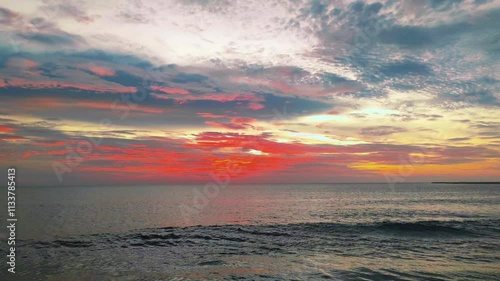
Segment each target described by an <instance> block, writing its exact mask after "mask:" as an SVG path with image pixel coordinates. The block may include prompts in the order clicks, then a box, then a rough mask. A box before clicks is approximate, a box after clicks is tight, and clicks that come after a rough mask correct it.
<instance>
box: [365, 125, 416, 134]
mask: <svg viewBox="0 0 500 281" xmlns="http://www.w3.org/2000/svg"><path fill="white" fill-rule="evenodd" d="M406 131H407V130H406V129H405V128H401V127H394V126H377V127H368V128H363V129H361V134H362V135H365V136H377V137H379V136H388V135H392V134H395V133H402V132H406Z"/></svg>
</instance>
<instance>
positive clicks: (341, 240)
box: [0, 183, 500, 281]
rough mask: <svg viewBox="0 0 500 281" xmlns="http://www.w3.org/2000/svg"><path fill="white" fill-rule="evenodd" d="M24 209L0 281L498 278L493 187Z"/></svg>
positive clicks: (345, 188) (232, 193)
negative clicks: (11, 258)
mask: <svg viewBox="0 0 500 281" xmlns="http://www.w3.org/2000/svg"><path fill="white" fill-rule="evenodd" d="M1 204H2V205H1V206H0V207H1V208H5V209H6V207H5V202H1ZM17 208H18V210H17V212H18V228H17V238H18V243H17V251H18V253H17V263H16V274H15V276H13V275H11V274H7V272H6V269H7V267H6V265H5V263H4V262H2V263H1V266H0V270H1V272H0V280H23V281H24V280H70V281H72V280H75V281H78V280H500V186H499V185H495V184H492V185H486V184H484V185H481V184H468V185H465V184H463V185H462V184H453V185H452V184H430V183H420V184H417V183H415V184H400V185H396V186H393V187H391V186H389V185H387V184H282V185H264V184H262V185H228V186H227V187H225V188H223V189H220V190H214V189H210V188H209V189H206V190H204V186H203V185H200V186H194V185H193V186H188V185H186V186H116V187H102V186H98V187H67V188H62V187H43V188H41V187H38V188H34V187H33V188H20V190H19V191H18V195H17ZM4 215H5V214H3V212H2V217H1V219H2V221H5V216H4ZM0 234H1V235H2V239H3V240H5V241H6V233H5V232H0ZM6 249H7V246H6V243H5V245H4V247H0V254H1V255H2V256H4V257H5V255H6Z"/></svg>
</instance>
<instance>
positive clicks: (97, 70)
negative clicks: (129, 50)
mask: <svg viewBox="0 0 500 281" xmlns="http://www.w3.org/2000/svg"><path fill="white" fill-rule="evenodd" d="M89 70H90V71H92V72H94V74H96V75H99V76H115V74H116V73H115V71H114V70H112V69H110V68H106V67H102V66H91V67H89Z"/></svg>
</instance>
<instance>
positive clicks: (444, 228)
mask: <svg viewBox="0 0 500 281" xmlns="http://www.w3.org/2000/svg"><path fill="white" fill-rule="evenodd" d="M499 225H500V220H469V221H467V220H465V221H414V222H401V221H381V222H373V223H328V222H317V223H298V224H286V225H216V226H191V227H183V228H181V227H179V228H176V227H168V228H150V229H143V230H137V231H129V232H125V233H114V234H98V235H87V236H79V237H73V238H68V239H57V240H54V241H51V242H42V241H30V242H28V244H32V245H34V246H35V247H37V248H57V247H66V248H88V247H93V246H95V245H102V244H109V245H113V244H117V243H118V244H120V245H121V246H122V247H155V246H156V247H161V246H177V245H194V244H197V243H212V244H218V243H222V242H224V241H225V242H226V243H233V244H235V245H236V244H244V243H260V242H262V241H269V242H273V243H274V242H275V243H278V244H283V245H286V244H293V245H298V244H312V243H313V242H314V241H317V243H318V244H321V243H324V241H330V240H331V239H332V238H335V239H336V240H335V241H344V242H345V241H347V240H352V241H353V242H359V241H363V239H369V238H370V237H376V236H382V237H385V236H391V237H396V238H398V239H415V238H416V237H417V238H421V239H433V238H439V239H446V238H450V239H453V238H467V237H469V238H477V237H492V238H495V237H496V238H498V236H499V234H500V227H499Z"/></svg>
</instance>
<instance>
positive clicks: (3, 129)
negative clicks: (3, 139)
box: [0, 125, 15, 133]
mask: <svg viewBox="0 0 500 281" xmlns="http://www.w3.org/2000/svg"><path fill="white" fill-rule="evenodd" d="M14 130H15V129H14V127H12V126H9V125H0V133H12V132H14Z"/></svg>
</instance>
